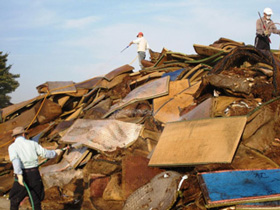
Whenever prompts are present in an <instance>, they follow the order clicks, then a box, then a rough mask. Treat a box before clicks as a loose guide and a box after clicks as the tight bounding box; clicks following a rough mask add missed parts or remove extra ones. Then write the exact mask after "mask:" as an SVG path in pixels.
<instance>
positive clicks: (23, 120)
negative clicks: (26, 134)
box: [0, 108, 36, 133]
mask: <svg viewBox="0 0 280 210" xmlns="http://www.w3.org/2000/svg"><path fill="white" fill-rule="evenodd" d="M35 114H36V112H35V109H34V108H31V109H29V110H27V111H25V112H23V113H21V114H20V115H19V116H18V117H16V118H14V119H12V120H9V121H7V122H4V123H2V124H0V132H1V133H6V132H8V131H11V130H13V129H14V128H15V127H18V126H22V127H27V126H28V125H29V123H31V121H32V120H33V118H34V117H35ZM34 122H36V120H35V121H34Z"/></svg>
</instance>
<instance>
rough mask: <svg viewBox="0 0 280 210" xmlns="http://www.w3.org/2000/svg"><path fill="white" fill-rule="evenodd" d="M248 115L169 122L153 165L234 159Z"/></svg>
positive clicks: (220, 161) (150, 163)
mask: <svg viewBox="0 0 280 210" xmlns="http://www.w3.org/2000/svg"><path fill="white" fill-rule="evenodd" d="M246 119H247V118H246V117H245V116H241V117H227V118H210V119H202V120H195V121H181V122H180V121H179V122H173V123H167V124H166V126H165V128H164V130H163V132H162V134H161V136H160V139H159V142H158V144H157V146H156V149H155V151H154V153H153V155H152V158H151V160H150V162H149V166H189V165H195V164H206V163H231V161H232V158H233V156H234V153H235V150H236V148H237V145H238V143H239V140H240V137H241V134H242V132H243V129H244V126H245V124H246Z"/></svg>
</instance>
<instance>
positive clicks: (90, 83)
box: [75, 77, 104, 89]
mask: <svg viewBox="0 0 280 210" xmlns="http://www.w3.org/2000/svg"><path fill="white" fill-rule="evenodd" d="M103 78H104V77H94V78H91V79H88V80H85V81H83V82H79V83H76V84H75V87H76V88H77V89H79V88H82V89H84V88H85V89H93V88H94V87H96V86H97V85H98V84H99V83H100V82H101V80H102V79H103Z"/></svg>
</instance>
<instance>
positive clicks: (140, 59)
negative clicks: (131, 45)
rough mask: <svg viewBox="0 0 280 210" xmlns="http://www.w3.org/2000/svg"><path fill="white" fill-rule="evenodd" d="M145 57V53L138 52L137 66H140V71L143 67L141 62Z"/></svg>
mask: <svg viewBox="0 0 280 210" xmlns="http://www.w3.org/2000/svg"><path fill="white" fill-rule="evenodd" d="M145 57H146V52H143V51H138V59H139V65H140V67H141V69H142V68H143V67H144V66H143V65H142V60H144V59H145Z"/></svg>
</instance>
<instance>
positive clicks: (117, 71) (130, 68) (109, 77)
mask: <svg viewBox="0 0 280 210" xmlns="http://www.w3.org/2000/svg"><path fill="white" fill-rule="evenodd" d="M133 69H134V67H133V66H130V65H128V64H126V65H123V66H121V67H119V68H117V69H114V70H113V71H111V72H109V73H108V74H106V75H105V78H106V79H107V80H108V81H111V80H112V79H114V78H115V77H116V76H118V75H120V74H123V73H132V71H133Z"/></svg>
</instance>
